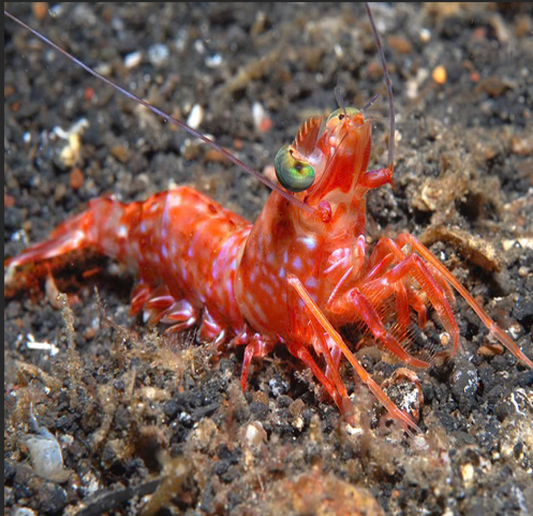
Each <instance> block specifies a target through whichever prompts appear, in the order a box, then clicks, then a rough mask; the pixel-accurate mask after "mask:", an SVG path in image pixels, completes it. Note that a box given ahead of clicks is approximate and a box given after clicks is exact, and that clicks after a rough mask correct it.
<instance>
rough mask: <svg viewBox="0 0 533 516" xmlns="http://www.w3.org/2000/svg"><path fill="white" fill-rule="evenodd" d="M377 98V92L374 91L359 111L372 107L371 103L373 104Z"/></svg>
mask: <svg viewBox="0 0 533 516" xmlns="http://www.w3.org/2000/svg"><path fill="white" fill-rule="evenodd" d="M378 99H379V93H376V94H375V95H374V96H373V97H372V98H371V99H370V100H369V101H368V102H367V103H366V104H365V107H364V108H363V109H361V111H362V112H363V113H364V112H365V111H366V110H367V109H370V108H371V107H372V104H374V102H376V100H378Z"/></svg>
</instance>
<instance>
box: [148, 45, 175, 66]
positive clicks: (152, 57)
mask: <svg viewBox="0 0 533 516" xmlns="http://www.w3.org/2000/svg"><path fill="white" fill-rule="evenodd" d="M169 55H170V51H169V49H168V47H167V46H166V45H163V44H161V43H158V44H156V45H151V46H150V47H149V48H148V60H149V61H150V63H152V64H153V65H154V66H162V65H164V64H165V63H166V62H167V61H168V56H169Z"/></svg>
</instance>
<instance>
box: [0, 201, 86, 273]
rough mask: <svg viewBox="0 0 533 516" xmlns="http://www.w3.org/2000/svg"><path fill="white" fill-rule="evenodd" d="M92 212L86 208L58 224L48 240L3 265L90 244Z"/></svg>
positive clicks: (35, 260) (13, 265) (53, 255)
mask: <svg viewBox="0 0 533 516" xmlns="http://www.w3.org/2000/svg"><path fill="white" fill-rule="evenodd" d="M92 219H93V214H92V211H91V210H87V211H85V212H83V213H80V214H79V215H76V216H75V217H71V218H70V219H68V220H66V221H65V222H63V223H62V224H60V225H59V226H58V227H57V228H56V229H55V230H54V231H53V232H52V233H51V234H50V237H49V239H48V240H45V241H44V242H40V243H38V244H35V245H33V246H31V247H29V248H28V249H26V250H24V251H23V252H22V253H21V254H19V255H18V256H14V257H12V258H7V259H6V260H5V261H4V267H8V268H10V269H14V268H16V267H21V266H23V265H26V264H29V263H38V262H41V261H44V260H51V259H52V258H56V257H58V256H61V255H63V254H66V253H69V252H72V251H75V250H78V249H82V248H84V247H87V246H89V245H90V240H89V238H88V231H87V230H88V228H89V227H90V226H91V224H92Z"/></svg>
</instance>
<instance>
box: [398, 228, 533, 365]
mask: <svg viewBox="0 0 533 516" xmlns="http://www.w3.org/2000/svg"><path fill="white" fill-rule="evenodd" d="M396 244H397V245H396V249H397V250H395V253H396V254H397V253H398V251H399V252H400V253H402V251H401V248H403V246H405V245H406V244H409V245H410V246H411V248H412V251H413V252H417V253H418V254H419V255H420V256H422V257H423V258H424V260H426V261H427V262H428V263H429V264H430V265H431V266H432V267H434V268H435V269H436V270H437V271H438V272H439V273H440V274H441V275H442V276H443V277H444V278H445V279H446V281H447V282H448V283H449V284H450V285H452V286H453V288H455V290H457V292H458V293H459V294H460V295H461V297H462V298H463V299H464V300H465V301H466V302H467V303H468V304H469V305H470V306H471V308H472V309H473V310H474V312H476V314H477V315H478V317H479V318H480V319H481V321H482V322H483V324H484V325H485V326H486V327H487V328H488V329H489V331H490V333H491V334H492V335H494V336H495V337H496V339H498V341H499V342H500V343H501V344H502V345H503V346H505V347H506V348H507V349H508V350H509V351H510V352H511V353H512V354H513V355H514V356H515V357H516V358H517V359H518V360H520V361H522V362H523V363H524V364H526V365H528V366H529V367H531V368H533V361H531V360H530V359H529V358H528V357H527V356H526V355H525V354H524V353H523V352H522V350H521V349H520V348H519V347H518V346H517V345H516V344H515V343H514V342H513V341H512V340H511V339H510V338H509V337H508V336H507V334H506V333H505V332H504V331H503V330H502V329H501V328H500V327H499V326H498V325H497V324H496V323H495V322H494V321H493V320H492V319H491V318H490V317H489V316H488V314H487V312H485V310H484V309H483V308H482V307H481V305H480V304H479V303H478V302H477V301H476V300H475V299H474V298H473V297H472V295H471V294H470V293H469V292H468V290H466V288H464V287H463V285H461V283H459V281H457V279H456V278H455V276H454V275H453V274H452V273H451V272H450V271H449V270H448V269H446V267H444V265H443V264H442V263H440V261H439V260H438V259H437V258H436V257H435V256H434V255H433V254H432V253H431V251H430V250H429V249H428V248H427V247H426V246H425V245H423V244H422V243H421V242H420V241H419V240H418V239H417V238H415V237H414V236H413V235H410V234H409V233H402V234H401V235H400V236H398V237H397V238H396ZM402 254H403V253H402Z"/></svg>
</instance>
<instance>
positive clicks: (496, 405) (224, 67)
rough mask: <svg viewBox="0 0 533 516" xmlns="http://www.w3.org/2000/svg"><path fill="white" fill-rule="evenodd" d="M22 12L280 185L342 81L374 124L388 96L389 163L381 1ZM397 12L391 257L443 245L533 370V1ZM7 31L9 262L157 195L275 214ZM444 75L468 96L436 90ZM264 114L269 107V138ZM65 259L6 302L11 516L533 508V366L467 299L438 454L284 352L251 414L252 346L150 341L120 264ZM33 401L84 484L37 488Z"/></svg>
mask: <svg viewBox="0 0 533 516" xmlns="http://www.w3.org/2000/svg"><path fill="white" fill-rule="evenodd" d="M8 9H10V10H12V12H13V13H15V14H17V15H18V16H20V17H21V18H22V19H23V20H25V21H27V22H28V23H30V24H32V25H33V26H35V27H36V28H38V29H40V30H41V31H42V32H43V33H45V34H46V35H47V36H48V37H50V38H51V39H52V40H54V41H56V42H58V43H59V44H60V45H61V46H63V47H64V48H66V49H67V50H69V51H70V52H72V53H74V54H75V55H76V56H78V57H80V58H81V59H82V60H83V61H84V62H86V63H87V64H89V65H90V66H93V67H96V68H97V69H98V70H99V71H101V72H102V73H104V74H106V75H108V76H109V77H112V78H113V79H115V80H116V81H118V82H119V83H120V84H122V85H124V86H125V87H127V88H128V89H130V90H132V91H134V92H135V93H136V94H138V95H140V96H141V97H143V98H146V99H148V100H149V101H150V102H152V103H154V104H155V105H157V106H159V107H161V108H162V109H165V110H166V111H168V112H170V113H172V114H174V115H176V116H177V117H179V118H182V119H187V118H188V117H189V115H190V111H191V109H192V107H193V106H194V105H195V104H198V105H200V106H201V107H202V108H203V118H202V122H201V125H200V130H201V131H203V132H206V133H209V134H211V135H213V137H214V138H215V139H216V141H217V142H218V143H219V144H221V145H222V146H224V147H226V148H228V149H230V150H232V151H233V152H235V153H236V154H237V156H238V157H239V158H241V159H243V161H245V162H246V163H249V164H251V165H253V166H254V167H255V168H256V169H258V170H261V171H262V170H264V169H265V167H267V166H269V165H271V164H272V162H273V158H274V156H275V153H276V152H277V150H278V149H279V148H280V146H281V145H283V144H285V143H288V142H290V141H291V140H292V138H293V137H294V134H295V132H296V130H297V128H298V124H299V123H301V122H302V121H303V120H304V119H305V118H306V117H307V116H310V115H311V114H316V113H325V114H327V113H329V112H330V111H332V110H333V109H335V108H336V107H337V106H336V102H335V95H334V89H335V86H336V85H337V84H339V85H340V86H341V90H342V92H343V97H344V98H345V99H346V100H347V102H349V103H353V104H354V105H357V106H363V105H364V104H365V103H366V102H368V100H369V99H371V98H372V97H373V95H374V94H375V93H380V94H381V98H380V100H378V101H377V102H376V104H375V105H374V106H373V107H372V108H371V114H372V116H373V117H374V118H375V121H376V123H375V128H374V156H373V160H374V162H375V163H378V164H380V163H385V161H386V145H387V141H388V131H387V127H386V125H387V104H386V102H385V101H384V96H383V93H384V87H383V83H382V72H381V67H380V65H379V61H378V57H377V52H376V47H375V42H374V39H373V36H372V33H371V32H370V30H369V24H368V20H367V18H366V14H365V12H364V9H363V7H362V6H361V5H353V6H352V5H340V6H339V5H335V4H327V5H320V4H296V3H281V4H275V5H264V6H259V7H256V6H255V5H252V4H239V5H230V4H217V5H214V4H196V5H185V4H177V5H169V4H167V5H159V4H157V5H156V4H148V3H144V4H130V5H125V6H115V5H111V4H107V5H106V4H98V5H93V4H90V5H89V4H74V5H66V4H65V5H62V4H59V5H58V6H56V7H54V8H53V9H52V10H51V11H48V12H46V10H44V11H40V9H41V6H39V5H38V4H34V5H33V12H31V9H32V5H31V4H13V5H10V4H9V3H8ZM374 15H375V18H376V23H377V26H378V30H379V32H380V34H381V37H382V38H383V44H384V47H385V53H386V56H387V60H388V63H389V66H390V69H391V76H392V80H393V84H394V92H395V99H396V110H397V129H398V134H397V139H398V144H397V157H396V170H395V177H394V186H395V187H394V190H393V189H392V188H391V187H390V186H386V187H383V188H381V189H379V190H377V191H374V192H371V194H370V195H369V200H368V212H369V213H368V235H369V240H370V241H376V240H377V238H379V236H380V235H383V234H385V235H391V236H393V235H395V234H398V233H400V232H403V231H408V232H410V233H412V234H414V235H416V236H418V237H419V238H422V239H423V241H424V242H426V244H427V245H428V246H430V247H431V249H432V251H433V252H434V253H436V255H437V256H438V257H439V259H441V260H442V261H443V262H444V263H445V264H446V266H447V267H449V268H450V270H452V271H453V273H454V274H455V275H456V276H457V277H458V278H460V279H461V281H462V282H463V283H464V284H465V285H466V287H467V288H468V289H469V291H470V292H471V293H472V294H473V296H474V297H475V298H476V299H477V300H478V301H479V302H480V303H481V304H482V305H483V306H484V308H485V309H486V310H487V312H488V313H489V314H490V315H491V317H493V318H494V319H495V320H496V321H497V322H498V323H499V324H500V325H501V326H502V327H503V328H505V329H506V330H508V331H509V333H510V335H511V336H512V337H513V339H514V341H515V342H516V343H517V344H518V345H519V346H520V347H521V348H522V349H523V350H524V351H525V352H526V354H528V356H529V357H532V356H533V351H532V326H533V217H531V214H532V213H533V194H532V192H533V189H532V188H533V172H532V171H533V139H532V135H533V120H532V116H533V111H532V109H531V106H532V105H533V75H532V70H533V38H532V36H531V34H532V29H533V18H532V10H531V5H530V4H515V3H512V4H503V3H502V4H467V5H465V6H462V5H461V4H449V5H447V4H429V5H412V4H409V5H395V6H389V5H385V4H379V5H375V6H374ZM4 29H5V50H4V52H5V53H4V58H5V63H6V66H5V69H4V98H5V101H4V102H5V104H4V110H5V111H4V113H5V117H4V130H5V137H4V149H5V150H4V169H5V176H4V177H5V182H4V216H5V221H4V253H5V255H6V256H13V255H15V254H16V253H18V252H20V251H21V250H22V249H23V248H25V247H26V246H27V245H28V244H29V243H30V242H37V241H39V240H42V239H44V238H45V237H46V235H47V233H48V232H49V231H51V230H52V229H53V228H54V227H55V225H57V224H58V223H60V222H61V221H62V220H64V219H65V218H66V217H67V216H68V215H72V214H74V213H78V212H79V211H81V210H82V209H83V208H84V207H85V206H86V205H87V202H88V201H89V200H90V199H92V198H94V197H97V196H100V195H105V194H111V193H113V194H115V195H116V196H118V197H120V198H122V199H124V200H138V199H144V198H146V197H148V196H150V195H152V194H154V193H156V192H158V191H162V190H165V189H167V188H169V187H171V186H173V185H174V184H188V185H191V186H194V187H195V188H197V189H198V190H200V191H202V192H205V193H207V194H209V195H210V196H212V197H213V198H214V199H216V200H217V201H219V202H220V203H222V204H223V205H224V206H226V207H227V208H228V209H232V210H234V211H236V212H237V213H240V214H242V215H244V216H246V217H248V218H249V219H250V220H253V219H254V218H255V217H256V216H257V214H258V213H259V211H260V210H261V208H262V206H263V205H264V203H265V200H266V198H267V196H268V191H267V190H266V189H265V188H264V187H263V186H261V185H260V184H259V183H258V182H257V181H256V180H255V179H253V178H252V177H249V176H248V175H246V174H245V173H244V172H242V171H240V170H236V168H235V167H234V166H231V165H229V164H228V163H226V162H224V161H222V160H221V159H220V158H219V157H218V156H217V155H216V154H214V153H213V152H210V150H209V149H208V148H205V147H202V146H199V145H197V144H196V143H195V142H194V141H193V139H192V138H190V137H189V136H188V135H187V134H184V133H183V132H181V131H178V130H176V129H175V128H173V127H171V126H170V125H169V124H168V123H165V122H164V121H162V120H159V119H158V118H157V117H155V116H153V115H152V114H150V113H148V112H147V111H145V110H144V109H143V108H139V107H138V106H137V105H135V104H134V103H133V102H132V101H130V100H129V99H127V98H124V97H122V96H121V95H119V94H116V93H114V92H113V91H112V90H111V89H110V88H108V87H107V86H104V85H102V84H101V83H99V82H98V81H97V80H96V79H94V78H91V77H90V76H88V75H87V74H86V73H85V72H83V71H82V70H80V69H78V68H77V67H76V66H75V65H74V64H73V63H71V62H69V61H68V60H66V59H64V58H63V57H61V56H59V55H57V54H56V53H55V52H54V51H52V50H50V49H49V48H47V47H46V46H45V45H43V44H42V43H40V42H39V41H37V40H36V39H35V38H34V37H32V36H30V35H29V34H28V33H27V32H25V31H24V30H22V29H21V28H19V27H18V26H16V25H15V24H14V23H13V22H11V21H9V20H7V19H4ZM438 67H444V68H445V69H446V71H447V76H446V78H445V79H444V80H440V79H439V77H438V70H437V72H436V76H433V75H432V74H433V72H434V70H435V69H438ZM432 77H435V78H436V79H437V81H435V80H434V79H433V78H432ZM438 82H440V83H441V84H438ZM254 105H256V108H255V110H256V111H257V110H258V107H257V106H260V107H262V108H263V109H264V111H265V113H266V117H265V118H264V119H263V120H262V123H260V124H258V122H261V120H255V122H254V116H253V111H254V108H253V106H254ZM83 119H85V126H86V127H85V129H84V131H82V132H80V134H79V136H75V135H74V136H72V135H73V134H74V133H75V128H76V124H78V127H80V125H83V124H84V123H83V122H82V120H83ZM269 126H270V127H269ZM69 130H70V131H71V137H70V140H68V139H64V136H65V134H64V133H65V132H67V131H69ZM62 131H63V132H62ZM64 262H65V263H63V264H62V265H65V266H66V269H61V270H56V271H55V272H54V278H55V284H54V282H53V281H51V280H48V282H47V286H46V288H45V286H44V285H43V284H40V285H39V284H38V282H37V281H36V282H33V283H32V282H29V283H26V284H21V283H16V284H15V288H14V289H10V290H9V291H5V294H6V299H5V308H4V330H5V337H4V358H5V372H4V409H5V415H4V511H5V513H7V514H16V515H22V514H25V515H27V514H45V515H46V514H85V515H89V514H104V513H105V514H139V513H140V512H141V511H144V512H143V514H160V515H163V514H165V515H167V514H190V515H192V514H197V515H201V514H208V515H219V514H237V515H240V514H242V515H244V514H246V515H263V514H301V515H304V514H305V515H308V514H320V515H326V514H328V515H329V514H365V515H378V514H391V515H419V514H420V515H422V514H424V515H447V516H448V515H449V516H451V515H458V514H465V515H478V514H483V515H487V516H488V515H526V514H532V513H533V480H532V479H533V476H532V471H533V426H532V425H533V373H532V372H531V371H529V370H527V369H526V368H525V367H524V366H522V365H519V364H517V361H516V359H515V358H514V357H512V356H511V354H510V353H509V352H507V351H505V350H504V351H503V353H502V352H501V351H502V350H501V349H500V348H499V347H498V346H495V345H494V342H493V341H492V340H491V339H490V338H489V337H488V332H487V331H486V330H485V329H484V328H483V327H482V325H481V324H480V321H479V320H478V318H477V317H476V316H475V315H474V314H473V312H472V310H471V309H470V308H468V306H467V305H466V303H465V302H463V301H462V300H458V301H457V307H456V317H457V321H458V324H459V327H460V329H461V347H462V349H461V350H460V351H459V352H458V353H457V355H456V356H455V357H454V358H452V359H451V360H449V361H448V362H446V363H444V364H437V365H435V366H434V367H432V368H431V369H430V370H429V371H425V372H424V371H422V372H420V371H419V372H418V373H417V374H418V378H419V380H420V388H421V392H422V393H423V398H424V402H423V405H422V406H421V407H419V412H420V422H419V426H420V428H421V430H422V433H421V434H420V435H419V436H417V437H414V438H413V437H410V436H408V435H407V434H405V433H404V432H402V430H401V429H400V428H399V427H398V425H397V424H396V423H390V422H389V423H386V422H384V420H383V418H381V419H380V421H379V423H378V419H379V416H380V415H382V414H383V412H382V409H381V408H380V406H379V404H378V403H377V402H376V401H375V400H374V399H373V398H372V397H371V396H370V395H369V394H368V392H367V390H366V389H365V388H363V387H362V386H361V385H360V383H359V382H358V381H355V379H354V373H353V371H352V370H351V368H349V367H347V366H346V365H343V367H342V369H341V373H342V376H343V378H344V380H345V382H346V385H347V386H348V388H349V390H350V392H354V393H355V394H354V397H353V399H354V407H355V414H354V418H355V420H356V423H354V425H355V426H350V425H348V424H347V423H346V422H345V421H344V420H343V419H342V417H341V416H340V414H339V412H338V410H337V408H336V407H335V406H334V405H333V404H332V403H331V402H330V401H329V400H328V399H326V398H325V397H324V396H323V392H322V391H321V389H320V388H319V387H318V386H317V383H316V382H315V381H314V380H313V378H312V376H311V375H310V373H309V372H308V371H306V370H305V369H304V368H302V366H301V365H300V364H299V363H298V362H297V361H296V360H294V359H292V358H291V357H290V356H289V354H288V353H287V352H286V351H285V350H284V349H282V348H281V347H279V349H276V351H275V352H274V353H273V354H272V356H270V357H269V358H268V359H265V360H263V361H262V362H260V361H255V362H254V363H253V366H252V374H251V377H250V382H249V386H248V389H247V391H246V394H245V395H243V394H242V391H241V390H240V387H239V373H240V363H241V360H242V350H239V351H238V352H234V351H231V350H229V351H225V352H222V351H217V350H216V349H215V348H214V347H213V346H212V345H208V344H204V343H198V342H196V340H195V332H189V333H186V334H179V335H174V336H168V335H165V334H164V333H163V329H162V328H157V329H149V328H147V327H146V326H145V325H143V323H142V320H140V319H138V320H136V319H132V318H130V317H129V315H128V310H129V293H130V289H131V286H132V284H133V281H132V278H130V277H128V276H127V275H125V274H124V272H123V271H121V270H120V269H119V268H117V266H116V265H115V264H112V263H111V262H109V261H107V260H105V259H98V258H97V257H89V256H75V257H68V259H66V260H65V261H64ZM41 272H43V271H41ZM54 285H55V287H56V288H57V289H59V290H61V291H64V292H66V293H67V294H68V300H69V302H70V303H66V302H64V303H61V302H60V301H59V300H58V299H57V297H56V294H57V292H56V291H55V290H54ZM99 299H100V301H99ZM68 304H70V307H71V308H70V309H69V308H68ZM32 340H34V341H35V342H37V343H45V345H46V343H48V344H54V345H55V346H56V347H57V353H56V354H53V356H52V355H51V354H50V352H49V351H47V350H39V349H34V348H35V347H36V345H35V343H32V342H31V341H32ZM28 343H29V344H30V345H29V346H28ZM37 347H38V346H37ZM358 357H359V359H360V360H361V362H362V363H363V364H364V366H365V367H366V368H367V369H368V370H369V372H371V374H372V376H373V378H374V379H375V380H376V381H377V382H378V383H380V384H381V383H383V382H384V381H386V380H387V379H388V385H389V392H390V395H391V396H393V395H394V396H395V399H396V400H397V403H402V402H404V401H405V399H404V398H406V397H407V396H412V395H413V386H414V385H415V384H414V383H413V382H409V381H408V382H403V384H402V382H400V380H396V381H393V380H392V378H393V376H392V375H393V372H394V370H395V369H396V368H397V367H399V366H400V365H401V364H393V363H391V361H390V360H389V359H388V357H387V356H386V355H384V354H381V352H380V351H379V350H377V349H376V348H366V349H363V350H361V351H359V352H358ZM354 382H355V383H354ZM414 392H415V394H416V390H415V391H414ZM416 399H418V397H417V396H415V400H416ZM30 406H32V407H33V412H34V414H35V418H36V420H37V422H38V424H39V425H41V431H42V428H46V429H48V430H49V431H50V432H51V434H52V435H53V436H55V438H56V439H57V442H58V443H59V445H60V446H61V450H62V454H63V461H64V469H65V470H66V471H63V472H60V473H59V474H57V472H56V474H55V475H54V474H52V473H43V472H41V475H38V474H36V468H37V469H38V467H39V465H38V464H37V465H36V463H35V462H32V461H30V456H29V451H28V446H27V444H28V440H27V439H28V435H31V434H32V432H33V431H35V425H34V426H33V428H32V425H30ZM49 439H50V438H49ZM51 442H54V441H53V439H52V441H51ZM154 491H155V494H154V495H152V496H150V495H151V494H152V493H154ZM15 508H18V510H17V509H15ZM23 508H25V509H26V510H30V512H24V510H22V509H23Z"/></svg>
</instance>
